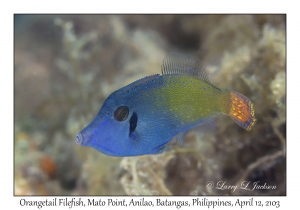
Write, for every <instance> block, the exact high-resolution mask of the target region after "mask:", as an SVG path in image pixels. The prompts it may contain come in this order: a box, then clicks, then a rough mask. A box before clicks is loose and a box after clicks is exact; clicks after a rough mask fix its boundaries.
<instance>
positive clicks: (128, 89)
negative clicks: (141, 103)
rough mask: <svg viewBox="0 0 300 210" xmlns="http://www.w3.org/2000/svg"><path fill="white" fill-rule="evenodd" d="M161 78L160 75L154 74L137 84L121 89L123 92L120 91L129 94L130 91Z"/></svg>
mask: <svg viewBox="0 0 300 210" xmlns="http://www.w3.org/2000/svg"><path fill="white" fill-rule="evenodd" d="M158 76H159V74H153V75H150V76H147V77H144V78H142V79H139V80H136V81H135V82H133V83H131V84H129V85H127V86H125V87H123V88H122V89H121V91H119V92H120V93H121V94H124V93H127V92H129V91H131V90H132V89H134V88H136V87H137V86H139V85H141V84H143V83H147V82H149V81H152V80H154V79H155V78H157V77H158Z"/></svg>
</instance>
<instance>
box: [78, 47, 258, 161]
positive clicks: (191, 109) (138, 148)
mask: <svg viewBox="0 0 300 210" xmlns="http://www.w3.org/2000/svg"><path fill="white" fill-rule="evenodd" d="M224 114H225V115H229V116H230V117H231V118H232V119H233V120H234V121H235V122H236V123H237V124H238V125H239V126H241V127H242V128H244V129H246V130H248V131H250V130H251V128H252V127H253V125H254V124H255V122H256V119H255V117H254V107H253V104H252V103H251V101H250V100H249V99H248V98H247V97H245V96H244V95H242V94H240V93H237V92H235V91H232V90H227V89H220V88H217V87H216V86H214V85H212V84H211V83H210V82H209V81H208V77H207V74H206V72H205V70H204V68H203V66H202V64H201V62H200V60H198V59H197V58H196V57H194V56H191V55H186V54H180V53H176V52H171V53H169V54H168V55H167V56H166V57H165V58H164V60H163V64H162V75H159V74H155V75H151V76H148V77H145V78H142V79H140V80H137V81H135V82H133V83H131V84H129V85H127V86H125V87H123V88H121V89H119V90H117V91H115V92H113V93H112V94H111V95H109V96H108V98H107V99H106V100H105V101H104V103H103V105H102V107H101V109H100V111H99V113H98V115H97V116H96V117H95V119H94V120H93V121H92V122H91V123H90V124H89V125H88V126H86V127H85V128H84V129H83V130H82V131H80V132H79V133H77V137H76V140H75V141H76V143H77V144H79V145H81V146H89V147H92V148H94V149H96V150H98V151H100V152H102V153H104V154H106V155H112V156H138V155H146V154H158V153H161V152H162V151H164V150H165V149H166V148H168V143H169V142H170V141H171V140H172V139H173V138H174V137H175V139H176V138H177V139H178V141H182V140H183V139H184V137H185V134H186V133H187V132H188V131H190V130H192V129H197V128H200V127H201V126H203V125H208V124H210V123H214V119H216V118H217V117H218V116H220V115H224Z"/></svg>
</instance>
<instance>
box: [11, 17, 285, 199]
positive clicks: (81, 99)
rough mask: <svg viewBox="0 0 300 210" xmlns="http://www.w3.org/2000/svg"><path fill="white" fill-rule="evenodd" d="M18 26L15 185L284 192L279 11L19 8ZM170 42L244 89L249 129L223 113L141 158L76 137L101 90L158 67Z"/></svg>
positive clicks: (71, 190) (99, 190)
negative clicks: (28, 11) (251, 116)
mask: <svg viewBox="0 0 300 210" xmlns="http://www.w3.org/2000/svg"><path fill="white" fill-rule="evenodd" d="M14 31H15V33H14V40H15V43H14V44H15V46H14V50H15V51H14V53H15V54H14V58H15V59H14V94H15V98H14V113H15V115H14V174H15V176H14V179H15V180H14V182H15V183H14V187H15V189H14V194H15V195H286V16H285V15H15V17H14ZM170 51H178V52H182V53H187V54H191V55H193V56H196V57H198V58H199V59H200V60H201V61H202V62H203V64H204V65H205V66H206V71H207V75H208V77H209V80H210V81H211V83H212V84H214V85H216V86H217V87H220V88H228V89H232V90H235V91H237V92H240V93H242V94H243V95H245V96H247V97H248V98H249V99H250V100H251V101H252V102H253V104H254V107H255V117H256V118H257V122H256V125H255V126H254V127H253V128H252V130H251V131H245V130H244V129H242V128H240V127H239V126H238V125H236V123H235V122H233V121H232V120H231V119H230V118H229V117H227V116H225V117H222V118H221V119H220V120H219V122H218V123H217V125H216V126H215V127H214V128H212V129H211V130H208V131H205V130H201V131H200V132H190V133H188V135H187V136H186V138H185V142H184V144H183V145H177V146H174V148H173V149H171V150H169V151H166V152H164V153H162V154H159V155H144V156H138V157H124V158H120V157H110V156H106V155H104V154H102V153H99V152H98V151H96V150H94V149H92V148H89V147H80V146H78V145H77V144H76V143H75V141H74V140H75V138H76V133H77V132H78V131H80V130H81V129H82V128H83V127H85V126H86V125H87V124H88V123H89V122H90V121H92V119H93V118H94V117H95V116H96V115H97V113H98V111H99V109H100V107H101V106H102V103H103V102H104V100H105V99H106V98H107V96H108V95H109V94H110V93H112V92H113V91H115V90H117V89H119V88H121V87H123V86H125V85H127V84H129V83H131V82H133V81H135V80H137V79H140V78H142V77H145V76H148V75H152V74H158V73H159V74H160V73H161V72H160V71H161V70H160V69H161V64H162V60H163V59H164V57H165V55H166V54H167V53H168V52H170ZM209 182H210V183H214V187H208V183H209ZM224 183H226V185H227V186H229V185H230V186H242V185H244V184H245V183H250V185H252V186H253V184H254V183H258V184H259V185H264V184H265V183H266V185H268V186H275V188H270V189H255V190H243V189H241V188H237V189H236V190H234V191H233V190H232V189H219V188H222V187H221V186H222V184H224ZM224 185H225V184H224ZM224 185H223V186H224ZM250 185H249V186H250ZM218 186H219V187H218Z"/></svg>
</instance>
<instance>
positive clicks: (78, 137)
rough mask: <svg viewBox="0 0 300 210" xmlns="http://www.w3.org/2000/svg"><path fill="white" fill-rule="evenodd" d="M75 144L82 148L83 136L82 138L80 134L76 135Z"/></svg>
mask: <svg viewBox="0 0 300 210" xmlns="http://www.w3.org/2000/svg"><path fill="white" fill-rule="evenodd" d="M75 142H76V143H77V144H79V145H80V146H82V143H83V136H82V134H81V133H80V132H79V133H77V134H76V139H75Z"/></svg>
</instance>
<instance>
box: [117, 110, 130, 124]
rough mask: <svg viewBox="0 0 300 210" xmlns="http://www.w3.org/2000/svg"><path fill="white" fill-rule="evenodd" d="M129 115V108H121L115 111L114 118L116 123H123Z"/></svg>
mask: <svg viewBox="0 0 300 210" xmlns="http://www.w3.org/2000/svg"><path fill="white" fill-rule="evenodd" d="M128 114H129V109H128V107H127V106H119V107H118V108H116V110H115V111H114V118H115V120H116V121H119V122H122V121H124V120H126V119H127V117H128Z"/></svg>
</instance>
